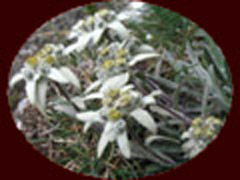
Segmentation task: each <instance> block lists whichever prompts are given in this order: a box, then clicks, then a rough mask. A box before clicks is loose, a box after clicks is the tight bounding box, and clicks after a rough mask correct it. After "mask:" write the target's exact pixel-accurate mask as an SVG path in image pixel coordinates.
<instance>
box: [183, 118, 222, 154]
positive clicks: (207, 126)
mask: <svg viewBox="0 0 240 180" xmlns="http://www.w3.org/2000/svg"><path fill="white" fill-rule="evenodd" d="M221 126H222V121H221V120H220V119H218V118H216V117H213V116H210V117H208V118H205V119H203V118H200V117H198V118H195V119H194V120H193V121H192V124H191V126H190V127H189V129H188V131H185V132H184V133H183V134H182V139H183V140H185V139H187V141H186V142H185V143H184V144H183V146H182V148H183V150H184V151H185V152H186V156H187V157H190V158H192V157H195V156H196V155H198V154H199V153H200V152H201V151H202V150H203V149H205V148H206V147H207V145H208V143H210V142H211V141H212V140H213V139H214V138H215V137H216V135H217V132H218V129H219V127H221Z"/></svg>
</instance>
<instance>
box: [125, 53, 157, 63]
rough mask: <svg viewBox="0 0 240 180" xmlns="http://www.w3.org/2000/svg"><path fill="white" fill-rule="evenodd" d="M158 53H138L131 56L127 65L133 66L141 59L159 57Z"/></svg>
mask: <svg viewBox="0 0 240 180" xmlns="http://www.w3.org/2000/svg"><path fill="white" fill-rule="evenodd" d="M159 56H160V55H159V54H157V53H146V54H138V55H136V56H135V57H133V59H132V60H131V61H130V62H129V63H128V65H129V66H134V65H135V64H137V63H139V62H141V61H145V60H149V59H151V58H156V57H159Z"/></svg>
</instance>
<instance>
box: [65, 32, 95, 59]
mask: <svg viewBox="0 0 240 180" xmlns="http://www.w3.org/2000/svg"><path fill="white" fill-rule="evenodd" d="M90 39H91V34H90V33H86V34H84V35H82V36H79V37H78V40H77V42H76V43H74V44H72V45H70V46H68V47H67V48H65V49H64V51H63V54H65V55H68V54H70V53H72V52H73V51H78V52H81V51H82V50H83V49H85V48H86V46H87V44H88V43H89V41H90Z"/></svg>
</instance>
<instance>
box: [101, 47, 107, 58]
mask: <svg viewBox="0 0 240 180" xmlns="http://www.w3.org/2000/svg"><path fill="white" fill-rule="evenodd" d="M108 51H109V47H105V48H103V49H102V50H101V51H100V52H99V55H100V56H105V55H106V54H107V53H108Z"/></svg>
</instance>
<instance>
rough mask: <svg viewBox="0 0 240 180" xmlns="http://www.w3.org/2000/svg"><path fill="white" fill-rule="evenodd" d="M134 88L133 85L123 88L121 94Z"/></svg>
mask: <svg viewBox="0 0 240 180" xmlns="http://www.w3.org/2000/svg"><path fill="white" fill-rule="evenodd" d="M133 88H134V85H133V84H129V85H127V86H124V87H122V88H121V92H125V91H128V90H131V89H133Z"/></svg>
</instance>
